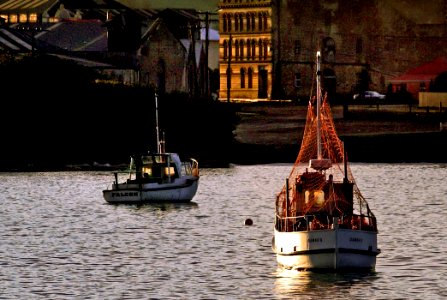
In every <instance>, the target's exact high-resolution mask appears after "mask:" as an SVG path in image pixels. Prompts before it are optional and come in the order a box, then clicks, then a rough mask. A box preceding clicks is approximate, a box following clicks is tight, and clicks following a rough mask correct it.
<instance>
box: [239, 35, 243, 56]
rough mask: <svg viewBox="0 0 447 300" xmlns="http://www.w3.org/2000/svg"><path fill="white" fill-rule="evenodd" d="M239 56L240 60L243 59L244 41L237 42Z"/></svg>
mask: <svg viewBox="0 0 447 300" xmlns="http://www.w3.org/2000/svg"><path fill="white" fill-rule="evenodd" d="M239 56H240V58H241V60H242V59H244V40H240V42H239Z"/></svg>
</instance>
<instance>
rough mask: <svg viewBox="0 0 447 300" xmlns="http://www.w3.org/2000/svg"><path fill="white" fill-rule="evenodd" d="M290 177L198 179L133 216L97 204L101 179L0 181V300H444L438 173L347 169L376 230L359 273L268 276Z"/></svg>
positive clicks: (254, 173)
mask: <svg viewBox="0 0 447 300" xmlns="http://www.w3.org/2000/svg"><path fill="white" fill-rule="evenodd" d="M291 167H292V165H291V164H266V165H250V166H245V165H232V166H231V167H230V168H216V169H212V168H210V169H202V170H201V179H200V184H199V190H198V192H197V194H196V197H195V198H194V199H193V201H192V203H190V204H164V205H161V204H153V205H141V206H136V205H110V204H107V203H106V202H105V200H104V199H103V197H102V190H103V189H105V188H106V187H108V186H109V187H110V185H111V183H112V181H113V175H112V174H111V172H103V171H101V172H99V171H89V172H43V173H0V182H1V183H0V194H1V196H0V197H1V198H0V204H1V205H0V226H1V231H0V266H1V267H0V299H369V300H373V299H446V298H447V279H446V278H447V234H446V233H447V229H446V228H447V184H446V182H445V180H446V178H447V164H425V163H421V164H364V163H354V164H351V169H352V171H353V174H354V176H355V178H356V181H357V184H358V186H359V188H360V191H361V192H362V194H363V196H365V198H366V199H367V200H368V202H369V205H370V208H371V209H372V210H373V212H374V213H375V215H376V217H377V221H378V226H379V235H378V246H379V248H380V249H381V250H382V253H381V254H380V255H379V256H378V257H377V265H376V270H375V272H370V273H315V272H298V271H284V270H282V269H279V268H278V266H277V263H276V257H275V255H274V253H273V252H272V249H271V240H272V234H273V220H274V201H275V195H276V193H278V192H279V191H280V189H281V188H282V185H283V183H284V182H285V178H286V177H287V175H288V173H289V172H290V170H291ZM247 219H251V220H252V221H253V224H252V225H251V226H249V225H245V221H246V220H247Z"/></svg>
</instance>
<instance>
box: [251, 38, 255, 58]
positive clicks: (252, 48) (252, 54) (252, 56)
mask: <svg viewBox="0 0 447 300" xmlns="http://www.w3.org/2000/svg"><path fill="white" fill-rule="evenodd" d="M251 58H253V59H255V58H256V40H252V41H251Z"/></svg>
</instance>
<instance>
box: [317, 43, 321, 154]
mask: <svg viewBox="0 0 447 300" xmlns="http://www.w3.org/2000/svg"><path fill="white" fill-rule="evenodd" d="M320 64H321V54H320V51H317V159H321V116H320V101H321V82H320V81H321V70H320Z"/></svg>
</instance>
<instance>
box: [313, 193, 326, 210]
mask: <svg viewBox="0 0 447 300" xmlns="http://www.w3.org/2000/svg"><path fill="white" fill-rule="evenodd" d="M314 199H315V204H316V205H317V206H323V204H324V192H323V191H321V190H318V191H315V192H314Z"/></svg>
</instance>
